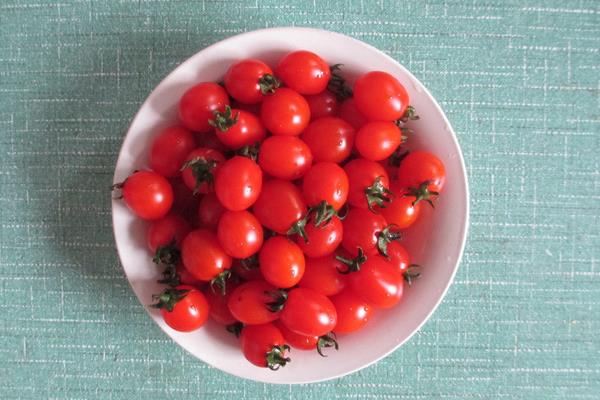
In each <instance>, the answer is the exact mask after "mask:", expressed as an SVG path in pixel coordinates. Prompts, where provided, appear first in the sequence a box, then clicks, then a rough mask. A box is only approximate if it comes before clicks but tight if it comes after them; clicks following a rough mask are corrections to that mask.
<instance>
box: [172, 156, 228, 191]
mask: <svg viewBox="0 0 600 400" xmlns="http://www.w3.org/2000/svg"><path fill="white" fill-rule="evenodd" d="M195 159H200V160H203V161H214V162H215V163H216V165H215V166H214V168H213V169H212V176H213V178H214V176H215V174H216V173H217V171H218V170H219V167H220V164H221V163H223V162H224V161H225V157H224V156H223V154H222V153H221V152H219V151H217V150H213V149H208V148H206V147H198V148H196V149H194V150H192V151H191V152H190V154H188V155H187V157H186V158H185V162H188V161H191V160H195ZM181 178H182V179H183V182H185V184H186V186H187V187H188V188H190V189H191V190H194V191H197V192H198V193H209V192H211V191H212V190H213V186H212V184H211V183H210V182H200V185H197V182H196V177H195V176H194V173H193V171H192V168H191V167H187V168H184V169H183V171H181ZM196 186H197V187H196Z"/></svg>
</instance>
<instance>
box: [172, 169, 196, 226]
mask: <svg viewBox="0 0 600 400" xmlns="http://www.w3.org/2000/svg"><path fill="white" fill-rule="evenodd" d="M169 183H171V187H172V188H173V196H174V199H173V206H172V207H171V208H172V209H173V210H177V212H178V213H179V214H181V216H183V217H184V218H185V219H187V220H188V221H189V222H191V223H195V221H196V214H197V210H198V197H196V196H194V192H193V191H192V190H191V189H190V188H189V187H187V185H186V184H185V182H183V180H182V179H181V178H174V179H169Z"/></svg>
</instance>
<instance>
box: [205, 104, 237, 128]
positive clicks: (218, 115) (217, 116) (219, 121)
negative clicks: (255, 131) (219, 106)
mask: <svg viewBox="0 0 600 400" xmlns="http://www.w3.org/2000/svg"><path fill="white" fill-rule="evenodd" d="M213 116H214V119H209V120H208V124H209V125H210V126H212V127H214V128H216V129H218V130H220V131H221V132H227V130H228V129H229V128H231V127H232V126H234V125H235V124H237V122H238V119H239V117H240V113H239V112H238V113H236V114H235V115H233V112H232V111H231V107H230V106H225V111H223V112H221V111H218V110H215V111H213Z"/></svg>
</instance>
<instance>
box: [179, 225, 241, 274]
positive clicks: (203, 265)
mask: <svg viewBox="0 0 600 400" xmlns="http://www.w3.org/2000/svg"><path fill="white" fill-rule="evenodd" d="M181 259H182V260H183V265H184V266H185V268H186V269H187V270H188V271H189V272H190V273H191V274H192V275H194V276H195V277H196V278H197V279H200V280H202V281H210V280H211V279H213V278H215V277H216V276H217V275H219V274H220V273H221V272H223V271H225V270H228V269H229V268H230V267H231V257H229V256H228V255H227V253H225V251H224V250H223V248H222V247H221V245H220V244H219V240H218V239H217V235H215V234H214V233H212V232H211V231H209V230H208V229H204V228H201V229H196V230H195V231H192V232H190V233H189V234H188V235H187V236H186V237H185V239H183V243H182V244H181Z"/></svg>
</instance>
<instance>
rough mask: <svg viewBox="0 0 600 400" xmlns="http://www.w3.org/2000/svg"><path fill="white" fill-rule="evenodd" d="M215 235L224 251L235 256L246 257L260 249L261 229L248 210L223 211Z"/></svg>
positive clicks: (261, 240)
mask: <svg viewBox="0 0 600 400" xmlns="http://www.w3.org/2000/svg"><path fill="white" fill-rule="evenodd" d="M217 237H218V238H219V243H221V247H223V250H225V253H227V254H229V255H230V256H231V257H235V258H247V257H250V256H251V255H253V254H255V253H257V252H258V250H260V248H261V246H262V244H263V229H262V226H261V225H260V222H258V220H257V219H256V217H255V216H254V215H252V214H251V213H250V212H248V211H245V210H244V211H225V212H224V213H223V215H222V216H221V220H220V221H219V227H218V229H217Z"/></svg>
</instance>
